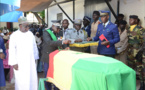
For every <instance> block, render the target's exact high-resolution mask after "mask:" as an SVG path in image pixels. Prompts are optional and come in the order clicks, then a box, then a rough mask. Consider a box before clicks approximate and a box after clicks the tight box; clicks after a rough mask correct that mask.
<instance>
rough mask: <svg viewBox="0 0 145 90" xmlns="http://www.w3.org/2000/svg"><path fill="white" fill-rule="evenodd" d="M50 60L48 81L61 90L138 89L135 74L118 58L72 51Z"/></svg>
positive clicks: (53, 54)
mask: <svg viewBox="0 0 145 90" xmlns="http://www.w3.org/2000/svg"><path fill="white" fill-rule="evenodd" d="M49 57H50V58H49V70H48V73H47V78H48V82H52V83H53V84H55V85H56V86H57V87H58V88H60V89H61V90H136V77H135V75H136V74H135V71H134V70H133V69H131V68H129V67H128V66H126V65H125V64H123V63H122V62H120V61H118V60H116V59H113V58H110V57H105V56H101V55H95V54H87V53H82V52H76V51H71V50H69V51H65V50H62V51H58V50H56V51H54V52H52V53H51V54H50V55H49Z"/></svg>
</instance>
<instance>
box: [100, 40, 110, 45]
mask: <svg viewBox="0 0 145 90" xmlns="http://www.w3.org/2000/svg"><path fill="white" fill-rule="evenodd" d="M109 44H110V42H109V41H104V42H101V45H106V46H107V45H109Z"/></svg>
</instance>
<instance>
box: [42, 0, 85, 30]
mask: <svg viewBox="0 0 145 90" xmlns="http://www.w3.org/2000/svg"><path fill="white" fill-rule="evenodd" d="M60 6H61V7H62V8H63V9H64V11H65V12H66V13H67V14H68V15H69V16H70V18H71V19H72V20H73V2H68V3H64V4H60ZM45 13H46V12H45ZM58 13H63V12H62V11H61V10H60V9H59V7H58V6H57V5H55V6H53V7H50V8H49V9H48V21H49V22H48V25H49V26H48V27H51V25H52V22H51V20H57V14H58ZM45 15H46V14H45ZM75 17H77V18H76V19H83V17H84V0H77V1H75ZM63 19H68V18H67V17H66V16H65V14H63ZM45 20H46V19H45ZM69 23H70V25H69V28H72V27H73V25H72V23H71V22H70V21H69Z"/></svg>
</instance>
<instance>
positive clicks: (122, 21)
mask: <svg viewBox="0 0 145 90" xmlns="http://www.w3.org/2000/svg"><path fill="white" fill-rule="evenodd" d="M119 24H123V25H126V24H127V22H126V21H125V20H121V21H120V22H119Z"/></svg>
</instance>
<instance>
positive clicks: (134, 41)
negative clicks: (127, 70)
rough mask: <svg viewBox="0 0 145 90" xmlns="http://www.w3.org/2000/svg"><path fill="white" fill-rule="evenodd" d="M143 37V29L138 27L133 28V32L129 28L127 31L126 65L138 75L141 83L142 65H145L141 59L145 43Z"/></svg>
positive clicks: (144, 61)
mask: <svg viewBox="0 0 145 90" xmlns="http://www.w3.org/2000/svg"><path fill="white" fill-rule="evenodd" d="M144 35H145V34H144V29H143V28H141V27H139V26H136V27H134V29H133V30H131V28H129V30H128V44H129V45H128V55H127V60H128V65H129V66H130V67H131V68H133V69H136V70H137V71H138V72H139V73H140V75H141V76H140V79H141V81H143V69H144V65H143V63H145V60H144V59H145V58H144V57H143V56H145V54H144V55H143V54H142V50H143V49H142V46H143V42H144V43H145V40H144V39H145V36H144ZM143 38H144V39H143ZM143 40H144V41H143ZM144 51H145V50H144Z"/></svg>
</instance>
